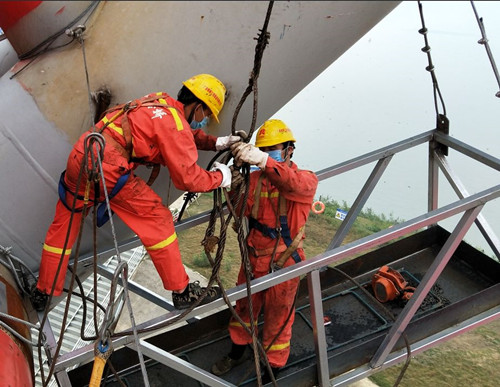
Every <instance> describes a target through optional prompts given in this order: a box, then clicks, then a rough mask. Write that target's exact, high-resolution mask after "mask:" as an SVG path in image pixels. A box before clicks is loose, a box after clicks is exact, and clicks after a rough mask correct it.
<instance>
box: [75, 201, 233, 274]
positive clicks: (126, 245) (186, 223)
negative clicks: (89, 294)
mask: <svg viewBox="0 0 500 387" xmlns="http://www.w3.org/2000/svg"><path fill="white" fill-rule="evenodd" d="M224 210H225V212H224V213H225V214H227V211H228V210H227V208H226V209H224ZM209 218H210V211H205V212H202V213H201V214H198V215H194V216H191V217H189V218H187V219H186V220H183V221H182V222H180V223H176V224H175V230H176V231H177V232H179V231H182V230H187V229H189V228H191V227H194V226H198V225H200V224H203V223H205V222H207V221H208V219H209ZM139 246H142V242H141V240H140V239H139V238H138V237H133V238H130V239H127V240H125V241H123V242H121V243H120V244H119V245H118V249H119V250H120V251H127V250H131V249H134V248H136V247H139ZM98 255H99V260H104V259H108V258H111V257H112V256H114V255H116V249H115V248H110V249H107V250H103V251H101V252H99V253H98ZM93 259H94V256H93V255H84V256H81V257H80V259H79V260H78V263H79V265H83V266H88V265H91V264H92V262H93Z"/></svg>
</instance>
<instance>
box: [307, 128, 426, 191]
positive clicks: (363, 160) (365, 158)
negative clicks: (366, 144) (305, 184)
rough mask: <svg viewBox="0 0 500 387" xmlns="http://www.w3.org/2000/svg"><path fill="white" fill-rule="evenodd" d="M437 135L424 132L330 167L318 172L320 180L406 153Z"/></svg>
mask: <svg viewBox="0 0 500 387" xmlns="http://www.w3.org/2000/svg"><path fill="white" fill-rule="evenodd" d="M434 133H435V130H430V131H428V132H424V133H422V134H419V135H417V136H413V137H410V138H408V139H406V140H403V141H399V142H396V143H394V144H392V145H388V146H386V147H383V148H380V149H377V150H374V151H373V152H369V153H366V154H364V155H362V156H359V157H355V158H353V159H351V160H347V161H344V162H342V163H340V164H337V165H334V166H332V167H328V168H325V169H322V170H320V171H318V172H316V175H317V176H318V180H319V181H321V180H325V179H328V178H330V177H333V176H337V175H340V174H342V173H344V172H347V171H350V170H352V169H355V168H358V167H361V166H363V165H366V164H370V163H372V162H374V161H378V160H380V159H383V158H385V157H388V156H392V155H394V154H396V153H399V152H401V151H404V150H406V149H410V148H413V147H415V146H417V145H420V144H423V143H425V142H428V141H430V140H432V137H433V135H434Z"/></svg>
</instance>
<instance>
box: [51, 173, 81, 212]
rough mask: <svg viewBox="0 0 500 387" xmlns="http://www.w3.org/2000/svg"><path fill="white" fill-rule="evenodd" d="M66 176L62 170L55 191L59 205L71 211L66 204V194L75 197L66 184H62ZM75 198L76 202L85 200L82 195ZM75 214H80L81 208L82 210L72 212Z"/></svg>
mask: <svg viewBox="0 0 500 387" xmlns="http://www.w3.org/2000/svg"><path fill="white" fill-rule="evenodd" d="M65 175H66V171H65V170H64V171H63V173H61V177H60V178H59V186H58V188H57V191H58V193H59V199H60V200H61V203H62V204H64V207H66V208H67V209H68V211H71V207H70V206H69V205H68V203H67V202H66V192H69V193H70V194H72V195H73V196H75V195H76V193H75V192H73V191H71V190H70V189H69V188H68V186H67V185H66V183H65V182H64V176H65ZM76 198H77V199H78V200H84V199H85V198H84V197H83V196H82V195H76ZM74 211H75V212H82V211H83V208H82V209H79V210H78V209H75V210H74Z"/></svg>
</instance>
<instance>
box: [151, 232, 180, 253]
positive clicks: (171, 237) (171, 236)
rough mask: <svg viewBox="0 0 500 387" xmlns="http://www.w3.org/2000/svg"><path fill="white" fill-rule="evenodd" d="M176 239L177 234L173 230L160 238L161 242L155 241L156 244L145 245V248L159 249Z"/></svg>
mask: <svg viewBox="0 0 500 387" xmlns="http://www.w3.org/2000/svg"><path fill="white" fill-rule="evenodd" d="M176 239H177V234H176V233H175V232H174V233H173V234H172V235H170V236H169V237H168V238H167V239H164V240H162V241H161V242H159V243H157V244H156V245H153V246H149V247H148V246H146V250H160V249H163V248H164V247H167V246H168V245H170V244H172V243H173V242H174V241H175V240H176Z"/></svg>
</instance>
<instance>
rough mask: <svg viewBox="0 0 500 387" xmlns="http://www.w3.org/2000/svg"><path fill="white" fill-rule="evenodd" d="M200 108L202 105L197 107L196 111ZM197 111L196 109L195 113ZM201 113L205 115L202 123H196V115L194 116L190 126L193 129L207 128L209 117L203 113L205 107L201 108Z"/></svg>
mask: <svg viewBox="0 0 500 387" xmlns="http://www.w3.org/2000/svg"><path fill="white" fill-rule="evenodd" d="M200 106H201V105H198V106H197V107H196V109H198V107H200ZM196 109H195V112H196ZM201 112H202V113H203V119H202V120H201V121H196V119H195V118H194V117H195V115H193V120H192V121H191V123H190V124H189V126H191V129H201V128H204V127H205V126H207V125H208V117H206V116H205V112H204V111H203V107H202V108H201Z"/></svg>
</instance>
